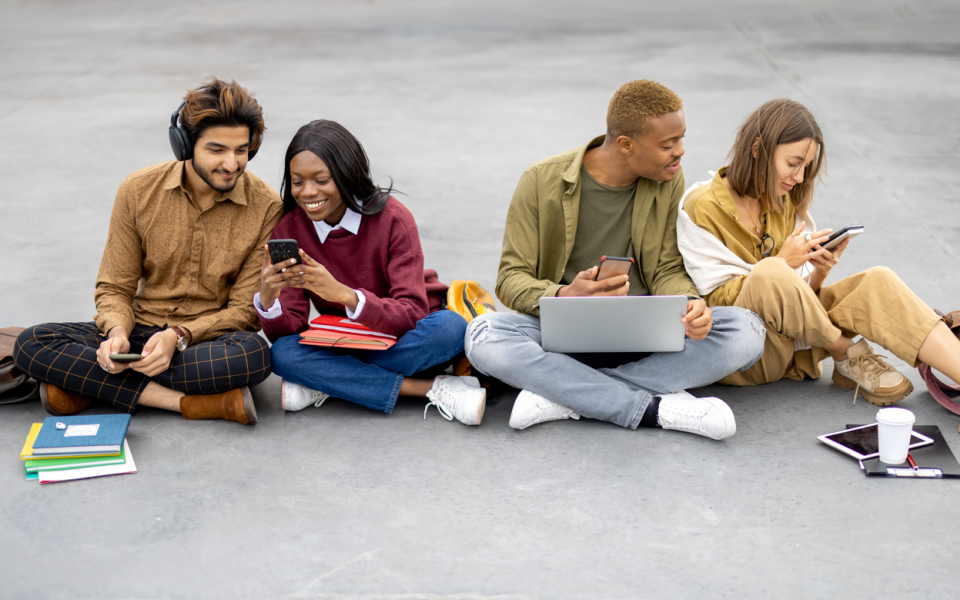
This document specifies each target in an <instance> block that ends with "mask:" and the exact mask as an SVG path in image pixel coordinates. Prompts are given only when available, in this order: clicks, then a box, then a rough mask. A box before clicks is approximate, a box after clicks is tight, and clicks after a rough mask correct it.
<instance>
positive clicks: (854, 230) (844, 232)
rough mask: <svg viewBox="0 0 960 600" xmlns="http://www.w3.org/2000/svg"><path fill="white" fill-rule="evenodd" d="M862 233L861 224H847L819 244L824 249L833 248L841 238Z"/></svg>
mask: <svg viewBox="0 0 960 600" xmlns="http://www.w3.org/2000/svg"><path fill="white" fill-rule="evenodd" d="M861 233H863V225H848V226H847V227H844V228H843V229H841V230H840V231H836V232H834V233H833V235H831V236H830V239H828V240H827V241H826V242H824V243H823V246H821V247H822V248H823V249H824V250H833V249H834V248H836V247H837V246H839V245H840V244H841V243H842V242H843V240H845V239H847V238H852V237H856V236H858V235H860V234H861Z"/></svg>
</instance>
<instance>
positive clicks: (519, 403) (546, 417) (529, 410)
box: [510, 390, 580, 429]
mask: <svg viewBox="0 0 960 600" xmlns="http://www.w3.org/2000/svg"><path fill="white" fill-rule="evenodd" d="M560 419H578V420H579V419H580V415H578V414H577V413H575V412H573V411H572V410H570V409H569V408H567V407H566V406H562V405H560V404H557V403H556V402H554V401H553V400H547V399H546V398H544V397H543V396H541V395H539V394H534V393H533V392H531V391H530V390H520V393H519V394H517V399H516V401H515V402H514V403H513V410H512V411H511V412H510V427H513V428H514V429H526V428H527V427H530V426H531V425H536V424H537V423H546V422H547V421H559V420H560Z"/></svg>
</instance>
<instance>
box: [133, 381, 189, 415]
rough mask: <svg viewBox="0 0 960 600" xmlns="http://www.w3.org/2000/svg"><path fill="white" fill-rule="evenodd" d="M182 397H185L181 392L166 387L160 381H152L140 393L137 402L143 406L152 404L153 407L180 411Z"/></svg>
mask: <svg viewBox="0 0 960 600" xmlns="http://www.w3.org/2000/svg"><path fill="white" fill-rule="evenodd" d="M180 398H183V394H182V393H181V392H177V391H174V390H171V389H169V388H165V387H163V386H162V385H160V384H159V383H156V382H153V381H151V382H150V383H148V384H147V387H146V388H145V389H144V390H143V393H142V394H140V400H139V401H138V402H137V403H138V404H140V405H142V406H151V407H153V408H162V409H163V410H172V411H174V412H181V411H180Z"/></svg>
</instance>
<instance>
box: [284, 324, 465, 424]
mask: <svg viewBox="0 0 960 600" xmlns="http://www.w3.org/2000/svg"><path fill="white" fill-rule="evenodd" d="M466 329H467V322H466V321H465V320H464V319H463V317H461V316H460V315H458V314H457V313H455V312H453V311H452V310H439V311H437V312H435V313H431V314H429V315H427V316H426V317H424V318H423V319H421V320H420V321H418V322H417V327H416V329H414V330H413V331H408V332H407V333H405V334H404V335H402V336H400V339H398V340H397V343H396V345H394V346H393V347H392V348H390V349H389V350H328V349H327V348H318V347H316V346H307V345H305V344H301V343H300V336H299V335H288V336H285V337H282V338H280V339H278V340H277V341H276V342H274V344H273V347H272V348H271V349H270V351H271V355H272V359H273V372H274V373H276V374H277V375H279V376H280V377H282V378H284V379H285V380H287V381H291V382H293V383H296V384H299V385H302V386H304V387H307V388H310V389H312V390H319V391H321V392H324V393H325V394H330V395H331V396H333V397H334V398H342V399H344V400H349V401H350V402H353V403H355V404H359V405H361V406H366V407H367V408H372V409H373V410H379V411H380V412H385V413H387V414H390V413H392V412H393V406H394V405H395V404H396V403H397V396H398V395H399V394H400V384H401V383H403V378H404V377H409V376H411V375H413V374H415V373H419V372H421V371H425V370H427V369H429V368H430V367H435V366H437V365H444V364H446V363H449V362H450V361H451V360H452V359H454V358H455V357H456V356H457V355H458V354H461V353H462V352H463V338H464V332H465V331H466Z"/></svg>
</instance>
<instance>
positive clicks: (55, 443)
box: [20, 415, 137, 483]
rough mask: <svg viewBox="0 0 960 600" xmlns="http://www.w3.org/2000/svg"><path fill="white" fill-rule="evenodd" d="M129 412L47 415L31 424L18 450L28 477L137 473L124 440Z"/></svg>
mask: <svg viewBox="0 0 960 600" xmlns="http://www.w3.org/2000/svg"><path fill="white" fill-rule="evenodd" d="M129 426H130V415H90V416H76V417H47V418H46V420H44V422H43V423H34V424H33V425H31V426H30V434H29V435H28V436H27V441H26V443H24V445H23V450H21V452H20V460H22V461H23V468H24V471H26V474H27V479H28V480H31V479H36V480H38V481H39V482H40V483H55V482H58V481H72V480H74V479H89V478H91V477H105V476H107V475H123V474H127V473H136V472H137V466H136V464H134V462H133V455H132V454H131V453H130V445H129V444H128V443H127V439H126V438H127V427H129Z"/></svg>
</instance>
